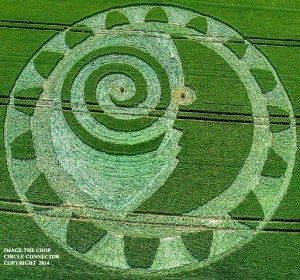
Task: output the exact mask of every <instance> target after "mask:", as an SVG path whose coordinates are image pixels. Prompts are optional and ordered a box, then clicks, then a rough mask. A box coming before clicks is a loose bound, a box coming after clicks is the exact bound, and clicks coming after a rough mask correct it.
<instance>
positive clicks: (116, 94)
mask: <svg viewBox="0 0 300 280" xmlns="http://www.w3.org/2000/svg"><path fill="white" fill-rule="evenodd" d="M98 89H99V90H98V92H97V100H98V102H99V104H103V103H104V104H107V102H108V99H110V98H112V99H115V100H117V101H125V100H130V99H131V98H132V97H134V95H135V93H136V88H135V85H134V82H133V80H132V79H131V78H129V77H127V76H126V75H124V74H111V75H108V76H106V77H104V78H103V79H101V80H100V82H99V84H98Z"/></svg>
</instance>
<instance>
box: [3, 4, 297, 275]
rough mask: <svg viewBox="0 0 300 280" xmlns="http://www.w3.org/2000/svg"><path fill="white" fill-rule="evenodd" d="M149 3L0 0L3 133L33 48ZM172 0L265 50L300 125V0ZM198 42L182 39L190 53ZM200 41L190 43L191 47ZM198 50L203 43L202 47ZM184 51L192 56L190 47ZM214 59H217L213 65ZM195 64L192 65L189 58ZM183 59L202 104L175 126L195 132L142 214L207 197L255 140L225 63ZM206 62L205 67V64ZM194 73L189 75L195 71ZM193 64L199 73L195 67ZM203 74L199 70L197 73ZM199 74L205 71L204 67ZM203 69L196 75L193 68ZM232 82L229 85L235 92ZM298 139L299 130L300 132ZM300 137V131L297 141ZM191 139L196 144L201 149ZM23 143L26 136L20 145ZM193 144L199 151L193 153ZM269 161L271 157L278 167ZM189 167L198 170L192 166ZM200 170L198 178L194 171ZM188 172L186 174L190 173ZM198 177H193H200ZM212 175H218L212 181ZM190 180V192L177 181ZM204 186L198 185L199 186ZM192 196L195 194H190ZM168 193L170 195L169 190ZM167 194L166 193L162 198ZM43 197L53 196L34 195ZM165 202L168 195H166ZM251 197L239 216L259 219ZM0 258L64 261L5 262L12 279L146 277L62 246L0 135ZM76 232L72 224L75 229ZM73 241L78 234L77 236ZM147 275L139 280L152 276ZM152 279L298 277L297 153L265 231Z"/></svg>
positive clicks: (280, 122)
mask: <svg viewBox="0 0 300 280" xmlns="http://www.w3.org/2000/svg"><path fill="white" fill-rule="evenodd" d="M135 3H149V1H142V0H140V1H139V2H136V1H126V0H124V1H93V0H87V1H82V0H65V1H62V0H56V1H55V0H52V1H50V0H40V1H34V0H24V1H17V0H1V2H0V122H1V126H0V130H1V131H0V133H1V137H2V138H1V139H3V125H2V124H3V123H4V118H5V112H6V105H7V103H8V97H9V92H10V90H11V88H12V86H13V84H14V82H15V80H16V78H17V77H18V74H19V73H20V71H21V70H22V68H23V67H24V65H25V64H26V62H27V61H28V60H29V59H30V57H31V56H32V55H33V54H34V53H35V52H36V50H37V49H38V48H39V47H40V46H41V45H43V44H44V43H45V41H46V40H47V39H49V38H50V37H52V36H53V35H54V34H55V33H56V32H58V31H59V30H62V29H63V28H64V27H65V26H69V25H72V23H74V22H76V21H78V20H80V19H81V18H84V17H86V16H88V15H91V14H94V13H96V12H99V11H101V10H104V9H107V8H110V7H114V6H122V5H126V4H135ZM151 3H159V4H162V3H164V4H170V3H171V4H176V5H179V6H182V7H188V8H192V9H195V10H198V11H199V12H202V13H206V14H208V15H211V16H214V17H215V18H217V19H221V20H223V21H225V22H226V23H228V24H229V25H231V26H233V27H235V28H236V29H237V30H239V31H240V32H241V33H242V34H243V36H244V37H245V38H247V39H248V40H249V41H251V42H252V43H254V44H256V46H257V47H258V48H259V49H260V50H261V51H262V52H263V53H265V54H266V56H267V57H268V59H269V60H270V62H271V63H272V64H273V65H274V67H275V69H276V70H277V73H278V75H279V77H280V78H281V81H282V83H283V85H284V86H285V87H286V90H287V92H288V94H289V97H290V99H291V101H292V104H293V107H294V112H295V115H296V119H297V125H299V124H300V28H299V26H300V1H298V0H294V1H279V0H278V1H263V0H252V1H250V0H249V1H246V0H243V1H233V0H228V1H222V0H221V1H196V0H187V1H179V0H175V1H154V0H153V1H151ZM192 44H193V43H192V42H188V41H184V40H180V39H178V40H177V41H176V45H177V47H178V48H179V49H182V50H184V49H185V48H186V47H187V46H189V47H191V46H192ZM196 48H197V46H194V50H195V49H196ZM198 51H199V49H198ZM183 53H184V56H183V57H182V60H183V65H187V64H185V61H190V60H191V59H190V56H193V52H184V51H183ZM212 62H214V63H212ZM193 63H194V64H193ZM193 63H191V64H189V65H188V66H187V68H188V69H187V71H188V73H189V75H188V79H190V82H191V83H192V84H193V83H194V84H195V83H199V84H198V85H197V86H199V87H201V85H202V84H203V85H205V86H204V87H203V91H204V92H205V94H203V95H201V99H197V102H198V100H199V103H197V104H196V109H195V110H194V111H193V112H192V113H190V112H184V111H183V112H180V114H179V118H178V120H177V121H176V126H177V127H178V128H180V129H182V130H183V131H189V134H184V135H183V137H182V138H181V140H180V141H181V144H182V146H183V149H182V151H181V152H180V154H179V157H180V159H181V163H182V164H181V165H180V166H178V167H177V169H176V170H175V172H174V174H172V176H171V178H170V179H169V180H168V182H167V183H166V184H165V185H164V186H163V187H162V188H161V189H160V190H159V192H158V193H156V194H155V195H154V196H153V198H152V199H148V200H147V201H145V202H144V203H143V204H142V205H141V206H140V207H139V209H138V210H139V211H140V212H160V213H164V212H166V213H176V214H177V213H182V212H184V211H187V210H189V209H193V206H194V205H196V203H197V202H199V201H202V200H203V202H205V201H207V200H209V199H210V198H211V197H212V196H213V195H214V194H215V193H216V192H217V193H218V192H220V191H222V190H223V189H224V188H225V187H226V186H228V185H230V183H231V182H232V180H233V179H234V177H235V176H236V174H237V173H238V171H239V169H240V168H241V166H242V165H243V162H244V160H245V157H246V156H247V152H248V151H249V149H250V147H251V140H252V138H251V136H252V124H251V122H252V118H251V108H250V104H249V102H248V100H247V97H246V94H245V92H243V91H245V90H244V89H243V87H242V86H241V85H240V84H239V81H238V79H237V77H236V76H235V74H234V73H233V71H232V70H231V69H230V68H229V67H228V68H226V65H224V64H223V62H222V61H221V60H220V61H214V60H212V57H211V56H210V54H209V53H208V54H206V55H205V56H204V57H201V60H200V58H199V59H198V60H197V58H195V60H193ZM200 64H201V66H199V65H200ZM189 71H190V72H189ZM193 71H195V72H193ZM197 71H199V72H197ZM205 71H206V75H203V76H202V78H201V79H202V80H199V79H198V76H199V73H204V72H205ZM197 74H198V75H197ZM229 89H230V90H229ZM273 120H274V123H277V124H276V125H275V126H276V127H277V128H278V126H279V127H280V126H284V122H285V120H286V117H285V116H284V115H281V114H280V112H279V113H278V112H274V119H273ZM298 136H299V137H300V133H299V130H298ZM299 139H300V138H299ZM195 143H197V146H196V147H195ZM20 145H22V143H20ZM193 149H194V150H193ZM274 162H275V159H272V158H271V159H270V166H269V167H268V170H265V172H266V173H268V174H275V175H276V174H280V171H281V170H280V168H281V167H280V165H278V163H277V161H276V163H275V164H274ZM272 163H273V164H272ZM186 170H192V172H190V173H187V172H186ZM200 172H201V174H202V176H197V174H199V173H200ZM187 174H189V175H187ZM194 175H196V176H194ZM209 178H214V182H212V181H211V180H210V179H209ZM186 180H189V182H190V187H189V189H188V190H186V189H184V190H180V189H179V190H178V188H177V186H178V185H180V184H181V183H184V182H185V181H186ZM199 184H200V185H201V186H202V188H201V189H199V188H197V186H199ZM191 193H193V196H189V195H188V194H191ZM166 195H167V196H168V197H166ZM162 198H163V199H162ZM32 199H33V200H36V201H38V202H39V201H40V202H42V199H45V200H47V199H49V197H46V198H45V197H44V198H43V197H40V196H36V197H35V196H34V193H33V197H32ZM160 199H162V200H160ZM255 203H256V202H255V201H254V200H253V198H251V197H250V198H249V201H248V204H246V205H244V206H243V208H242V209H237V211H236V212H235V213H233V216H235V217H237V218H247V217H250V218H252V219H253V220H255V219H259V218H260V217H261V216H260V215H261V213H260V212H259V211H258V210H257V207H256V206H255V205H256V204H255ZM0 227H1V228H0V259H1V260H2V255H3V248H4V247H19V246H20V247H50V248H52V251H53V252H56V253H59V254H60V255H61V259H60V260H59V261H54V262H53V263H55V265H54V266H51V267H8V266H6V267H4V266H3V265H2V261H1V266H0V278H1V279H4V280H6V279H7V280H14V279H101V280H102V279H140V277H134V276H126V275H122V274H117V273H112V272H107V271H105V270H102V269H100V268H96V267H94V266H91V265H89V264H88V263H85V262H83V261H82V260H80V259H77V258H75V257H74V256H72V255H70V254H69V253H68V252H66V251H65V250H63V249H61V248H59V246H57V245H56V244H55V243H54V242H53V241H52V240H51V239H49V238H48V237H47V236H45V235H44V234H43V232H42V231H41V230H40V228H39V227H38V226H37V225H36V224H35V222H34V221H33V219H32V218H31V217H30V215H28V214H26V212H25V210H24V208H23V206H22V204H21V203H19V201H18V196H17V194H16V193H15V191H14V188H13V186H12V183H11V181H10V178H9V175H8V173H7V167H6V157H5V150H4V144H3V141H0ZM74 232H75V231H74ZM74 239H75V241H74V242H75V243H76V242H77V241H76V237H74ZM147 278H148V277H146V276H144V277H142V279H147ZM149 278H150V279H172V280H175V279H178V280H179V279H187V280H189V279H209V280H212V279H299V278H300V154H299V152H298V153H297V160H296V164H295V168H294V174H293V177H292V180H291V183H290V186H289V189H288V192H287V194H286V196H285V197H284V199H283V201H282V203H281V204H280V206H279V208H278V209H277V211H276V214H275V215H274V217H273V220H272V221H271V222H270V223H269V224H268V226H267V228H266V229H265V230H264V231H263V232H262V233H261V234H260V235H259V236H257V237H256V238H254V239H253V240H252V241H251V242H250V243H248V244H246V245H245V246H243V247H242V248H241V249H239V250H238V251H236V252H234V253H232V254H231V255H229V256H228V257H225V258H223V259H222V260H219V261H218V262H216V263H214V264H212V265H210V266H209V267H206V268H202V269H198V270H196V271H192V272H185V273H181V274H174V275H169V276H151V277H150V276H149Z"/></svg>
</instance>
